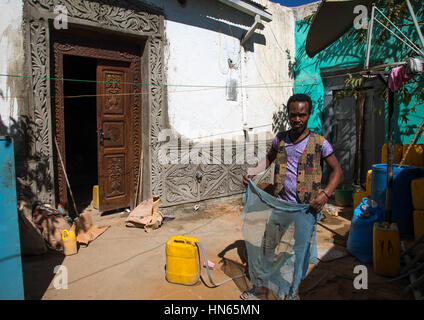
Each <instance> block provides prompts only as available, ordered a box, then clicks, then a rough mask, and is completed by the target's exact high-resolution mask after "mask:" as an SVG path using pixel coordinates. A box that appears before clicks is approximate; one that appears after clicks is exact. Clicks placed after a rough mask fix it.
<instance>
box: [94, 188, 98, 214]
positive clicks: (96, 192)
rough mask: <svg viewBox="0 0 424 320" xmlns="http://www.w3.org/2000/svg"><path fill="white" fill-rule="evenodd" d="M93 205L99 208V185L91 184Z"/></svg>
mask: <svg viewBox="0 0 424 320" xmlns="http://www.w3.org/2000/svg"><path fill="white" fill-rule="evenodd" d="M93 207H94V208H96V209H98V208H99V186H93Z"/></svg>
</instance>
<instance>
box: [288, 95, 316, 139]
mask: <svg viewBox="0 0 424 320" xmlns="http://www.w3.org/2000/svg"><path fill="white" fill-rule="evenodd" d="M310 116H311V115H310V113H309V106H308V102H306V101H296V102H291V103H290V105H289V121H290V125H291V127H292V129H293V130H294V131H296V132H298V133H302V132H303V131H304V130H305V129H306V127H307V125H308V120H309V117H310Z"/></svg>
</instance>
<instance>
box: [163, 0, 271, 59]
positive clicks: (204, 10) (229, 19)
mask: <svg viewBox="0 0 424 320" xmlns="http://www.w3.org/2000/svg"><path fill="white" fill-rule="evenodd" d="M179 2H185V4H180V3H179ZM166 8H167V12H166V13H165V19H166V20H168V21H173V22H177V23H181V24H185V25H190V26H193V27H197V28H202V29H207V30H210V31H214V32H218V33H221V34H225V35H227V36H231V37H234V38H237V39H239V40H240V39H242V37H243V36H244V35H245V34H246V32H247V30H248V29H249V28H250V27H251V26H252V25H253V24H254V22H255V18H254V17H253V16H250V15H248V14H246V13H244V12H241V11H238V10H236V9H233V8H231V7H229V6H227V5H224V4H222V3H219V2H217V1H216V0H196V1H170V2H169V3H167V4H166ZM236 25H240V26H245V27H246V28H245V29H244V28H242V27H238V26H236ZM252 39H253V40H252ZM253 43H258V44H262V45H265V44H266V39H265V37H264V36H263V35H262V34H259V33H257V32H256V33H255V34H254V36H253V37H251V38H250V39H249V40H248V41H247V43H246V45H245V49H246V50H248V51H253Z"/></svg>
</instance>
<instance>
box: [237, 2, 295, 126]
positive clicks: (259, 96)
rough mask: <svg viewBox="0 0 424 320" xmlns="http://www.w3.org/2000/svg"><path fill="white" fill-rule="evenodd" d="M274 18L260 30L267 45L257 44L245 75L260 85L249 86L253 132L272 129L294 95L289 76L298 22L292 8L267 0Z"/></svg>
mask: <svg viewBox="0 0 424 320" xmlns="http://www.w3.org/2000/svg"><path fill="white" fill-rule="evenodd" d="M257 2H260V3H262V4H263V5H266V6H267V8H268V9H267V11H268V12H270V13H272V17H273V19H272V21H271V22H269V23H265V24H264V25H265V28H264V29H263V30H258V31H257V32H258V33H259V34H262V35H263V36H264V37H265V39H266V44H265V45H262V44H255V50H254V52H247V53H246V54H245V57H246V58H245V64H244V65H243V69H244V70H243V76H244V77H245V81H244V82H245V83H247V84H249V85H250V84H260V85H262V88H259V86H257V87H255V88H252V89H250V88H246V89H245V92H246V109H247V124H248V126H249V127H253V128H254V129H253V132H254V133H255V132H262V131H264V130H266V131H269V132H271V130H272V126H271V123H272V115H273V113H274V112H276V111H278V109H279V108H283V107H284V106H283V105H285V104H286V103H287V100H288V98H289V97H290V96H291V95H292V94H293V79H291V78H290V76H289V63H290V62H292V63H293V62H294V56H295V42H294V34H295V30H294V28H295V21H294V17H293V12H292V9H291V8H287V7H283V6H281V5H279V4H276V3H273V2H270V1H267V0H264V1H257Z"/></svg>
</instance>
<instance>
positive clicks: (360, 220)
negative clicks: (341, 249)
mask: <svg viewBox="0 0 424 320" xmlns="http://www.w3.org/2000/svg"><path fill="white" fill-rule="evenodd" d="M367 202H368V198H366V197H365V198H363V199H362V201H361V203H360V204H359V205H358V206H357V207H356V208H355V211H354V212H353V217H352V221H351V224H350V229H349V236H348V239H347V250H348V251H349V252H350V253H351V254H352V255H353V256H355V257H356V258H357V259H358V260H360V261H361V262H363V263H367V264H372V261H373V228H374V223H375V222H382V221H383V210H381V209H380V208H378V207H371V206H370V204H368V203H367Z"/></svg>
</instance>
